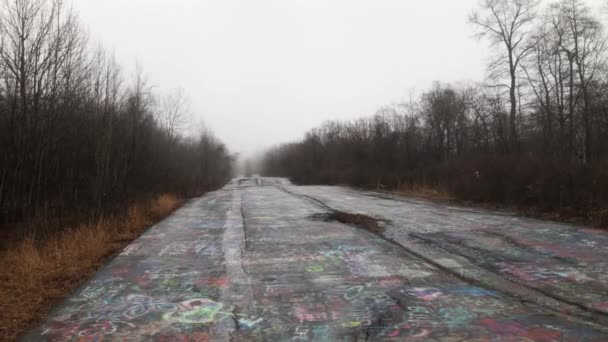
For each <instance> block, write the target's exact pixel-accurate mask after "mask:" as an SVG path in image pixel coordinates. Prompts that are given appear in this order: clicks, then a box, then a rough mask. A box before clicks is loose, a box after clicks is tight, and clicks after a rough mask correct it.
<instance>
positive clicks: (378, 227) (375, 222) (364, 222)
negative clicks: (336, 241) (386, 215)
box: [310, 210, 389, 233]
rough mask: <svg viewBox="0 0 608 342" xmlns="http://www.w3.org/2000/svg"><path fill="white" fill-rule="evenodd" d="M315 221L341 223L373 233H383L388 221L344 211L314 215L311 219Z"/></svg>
mask: <svg viewBox="0 0 608 342" xmlns="http://www.w3.org/2000/svg"><path fill="white" fill-rule="evenodd" d="M310 218H311V219H313V220H315V221H323V222H340V223H343V224H347V225H350V226H355V227H357V228H362V229H366V230H368V231H370V232H372V233H383V232H384V230H385V226H386V225H387V224H388V223H389V221H387V220H383V219H378V218H375V217H371V216H367V215H364V214H351V213H346V212H343V211H337V210H334V211H331V212H328V213H319V214H313V215H311V217H310Z"/></svg>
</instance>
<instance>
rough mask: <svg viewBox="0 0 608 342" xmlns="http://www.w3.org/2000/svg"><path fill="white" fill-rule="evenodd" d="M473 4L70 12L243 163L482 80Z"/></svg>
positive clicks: (133, 7) (139, 1)
mask: <svg viewBox="0 0 608 342" xmlns="http://www.w3.org/2000/svg"><path fill="white" fill-rule="evenodd" d="M590 1H591V0H590ZM600 1H601V0H593V1H591V2H594V3H598V2H600ZM476 3H477V0H365V1H364V0H255V1H252V0H213V1H212V0H74V6H75V7H76V10H77V11H78V12H79V13H80V15H81V17H82V19H83V21H84V23H85V26H86V27H88V28H89V30H90V32H91V35H92V36H93V37H94V38H96V39H99V40H100V41H101V42H103V44H104V46H106V48H108V49H110V50H112V51H114V52H115V54H116V56H117V58H118V59H119V61H120V62H121V63H122V65H124V66H126V67H129V68H131V69H133V67H134V65H135V64H136V61H139V62H140V64H141V65H142V66H143V69H144V71H145V73H146V75H147V77H148V79H149V81H150V84H151V85H155V86H158V88H159V89H160V90H171V89H172V88H175V87H179V86H181V87H183V88H184V89H185V91H186V93H187V94H188V96H189V98H190V102H191V104H192V109H193V112H194V113H195V117H196V120H199V119H202V120H203V121H204V122H205V124H206V125H207V126H208V127H209V128H211V129H212V130H213V131H214V132H215V133H216V135H217V136H218V137H219V138H220V139H222V140H223V141H224V142H226V144H227V145H228V147H229V148H230V150H231V151H234V152H240V153H244V154H249V153H252V152H254V151H257V150H260V149H263V148H265V147H268V146H271V145H274V144H277V143H280V142H287V141H291V140H294V139H297V138H299V137H301V136H302V135H303V133H304V132H305V131H306V130H308V129H310V128H312V127H314V126H317V125H319V124H320V123H322V122H323V121H325V120H328V119H347V118H357V117H361V116H365V115H369V114H373V113H374V112H375V110H376V109H378V108H379V107H380V106H382V105H386V104H391V103H396V102H399V101H401V100H402V99H405V98H407V97H408V94H409V93H410V92H411V91H412V90H413V89H417V90H422V89H425V88H427V87H429V86H430V84H431V83H432V81H434V80H441V81H446V82H455V81H459V80H464V81H467V80H481V79H482V78H483V76H484V71H485V61H486V50H487V47H486V44H485V43H483V42H477V41H476V40H475V39H473V38H472V34H473V28H472V27H471V26H470V25H468V24H467V23H466V18H467V14H468V13H469V12H470V11H471V9H472V8H473V7H474V6H475V4H476Z"/></svg>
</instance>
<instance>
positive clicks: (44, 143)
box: [0, 0, 233, 223]
mask: <svg viewBox="0 0 608 342" xmlns="http://www.w3.org/2000/svg"><path fill="white" fill-rule="evenodd" d="M143 75H144V74H143V72H142V71H141V69H139V68H138V71H137V73H136V75H135V76H133V77H127V76H126V75H125V72H124V71H123V68H122V67H121V66H120V65H119V64H118V63H117V61H116V60H115V58H114V56H113V55H112V53H109V52H108V51H105V50H104V49H103V48H102V47H100V46H99V45H98V44H95V43H94V42H93V41H92V39H90V37H89V36H88V35H87V33H86V30H85V29H84V28H83V24H82V23H81V22H80V20H79V17H78V16H77V15H76V14H75V13H74V11H72V10H71V9H70V8H68V7H67V6H66V5H65V4H63V3H62V2H61V0H2V1H1V2H0V223H14V222H20V221H23V220H26V219H28V218H31V217H33V216H36V215H45V216H46V215H60V214H62V213H86V214H87V215H90V214H91V213H102V212H106V211H108V210H113V209H114V208H117V207H120V206H121V205H123V204H125V203H127V202H131V201H136V200H139V199H142V198H144V197H147V196H150V195H152V194H158V193H165V192H168V193H177V194H181V195H192V194H197V193H200V192H203V191H206V190H209V189H212V188H215V187H218V186H220V185H221V184H223V182H224V181H226V179H227V177H229V176H230V174H231V168H232V162H233V160H232V159H233V157H232V156H231V154H230V153H229V152H228V151H227V149H226V147H225V146H224V145H223V144H222V143H221V141H219V140H218V139H216V138H215V137H214V136H213V134H212V133H211V132H209V131H207V130H205V129H202V128H201V130H200V131H199V132H198V134H195V135H192V136H188V137H185V136H184V135H183V134H181V133H180V132H181V128H183V126H184V124H185V121H184V120H185V118H186V116H187V114H188V108H187V101H186V98H185V96H184V95H183V92H181V91H175V92H173V93H170V94H168V95H159V94H156V93H155V92H153V91H152V87H151V86H150V85H149V84H148V83H147V82H146V80H145V77H144V76H143Z"/></svg>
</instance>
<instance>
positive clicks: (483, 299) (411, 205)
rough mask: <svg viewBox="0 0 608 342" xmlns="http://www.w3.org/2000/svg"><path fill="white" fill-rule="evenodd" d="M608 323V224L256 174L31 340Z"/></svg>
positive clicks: (519, 332)
mask: <svg viewBox="0 0 608 342" xmlns="http://www.w3.org/2000/svg"><path fill="white" fill-rule="evenodd" d="M336 213H341V215H337V214H336ZM348 214H353V215H355V216H352V215H351V216H349V215H348ZM345 217H346V218H348V217H371V218H376V219H378V220H379V221H377V222H375V221H374V222H371V223H370V222H367V223H366V222H365V221H372V220H357V219H353V220H352V221H349V220H348V219H344V218H345ZM361 221H363V222H361ZM607 322H608V234H606V233H603V232H600V231H594V230H591V229H584V228H580V227H574V226H570V225H564V224H558V223H553V222H545V221H539V220H532V219H527V218H521V217H517V216H515V215H511V214H506V213H497V212H489V211H483V210H475V209H468V208H461V207H453V206H449V205H444V204H437V203H433V202H428V201H423V200H414V199H409V198H404V197H398V196H392V195H386V194H381V193H376V192H364V191H357V190H353V189H349V188H342V187H330V186H307V187H302V186H295V185H292V184H290V183H289V182H288V181H286V180H283V179H273V178H250V179H237V180H234V181H233V182H231V183H230V184H229V185H227V186H226V187H225V188H223V189H221V190H219V191H216V192H213V193H209V194H207V195H205V196H203V197H201V198H199V199H196V200H192V201H191V202H189V203H188V204H186V205H185V206H184V207H183V208H181V209H180V210H178V211H177V212H175V213H174V214H173V215H172V216H170V217H169V218H167V219H166V220H164V221H162V222H160V223H159V224H157V225H155V226H154V227H152V228H150V229H149V230H148V231H147V232H146V233H145V234H144V235H143V236H141V237H140V238H139V239H137V240H136V241H134V242H133V243H132V244H131V245H129V246H128V247H127V248H126V249H124V250H123V251H122V253H120V255H118V256H117V257H116V258H114V259H113V260H112V261H111V262H110V263H109V264H108V265H106V266H105V267H104V268H102V269H101V270H100V271H99V272H98V273H97V274H96V275H95V276H94V278H92V279H91V280H90V281H88V282H87V283H86V284H85V285H84V286H82V287H81V288H80V289H78V290H77V291H76V292H75V293H74V294H73V295H72V296H71V297H70V298H68V299H67V300H65V301H64V302H63V303H62V304H61V305H59V306H58V307H57V308H56V309H55V310H54V311H53V312H52V313H51V315H50V316H49V317H48V319H47V321H46V322H44V323H43V324H42V325H41V326H40V327H38V328H37V329H36V330H34V331H32V332H30V333H28V334H27V335H25V336H23V337H22V339H23V340H32V341H39V340H48V341H65V340H84V341H88V340H91V341H99V340H119V341H124V340H136V341H141V340H143V341H146V340H150V341H209V340H220V341H223V340H235V341H241V340H269V341H292V340H310V341H335V340H339V341H355V340H394V341H410V340H411V341H414V340H416V341H418V340H431V341H433V340H437V341H465V340H466V341H606V340H608V323H607Z"/></svg>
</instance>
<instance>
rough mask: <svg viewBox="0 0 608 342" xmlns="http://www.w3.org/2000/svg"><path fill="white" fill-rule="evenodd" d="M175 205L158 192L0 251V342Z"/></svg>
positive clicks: (37, 317)
mask: <svg viewBox="0 0 608 342" xmlns="http://www.w3.org/2000/svg"><path fill="white" fill-rule="evenodd" d="M180 203H181V201H180V200H179V199H178V198H177V197H175V196H173V195H169V194H163V195H160V196H158V197H157V198H156V199H155V200H153V201H151V202H150V203H147V204H133V205H132V206H130V207H129V208H128V210H127V213H126V215H121V216H109V217H104V218H101V219H99V220H97V221H95V222H89V223H84V224H81V225H79V226H76V227H73V228H71V229H67V230H63V231H62V232H61V233H58V234H55V235H54V236H51V237H48V238H47V239H46V240H44V241H37V240H36V239H35V238H34V237H33V236H30V237H28V238H25V239H24V240H22V241H20V242H18V243H17V245H15V246H11V247H8V248H6V249H5V250H3V251H0V270H1V272H0V340H3V341H4V340H5V341H12V340H14V339H15V338H16V337H17V335H18V334H19V333H21V332H22V331H24V330H25V329H27V328H28V327H29V326H30V325H31V324H34V323H36V322H39V321H40V320H42V319H43V318H44V317H45V315H46V313H47V312H48V310H49V309H50V308H51V306H52V305H53V304H54V303H56V301H57V300H58V299H61V298H64V297H65V296H66V295H68V294H70V292H71V291H72V290H73V289H74V288H75V287H77V286H78V285H79V284H81V283H82V282H83V281H85V280H86V279H87V278H88V277H89V276H90V275H91V274H92V273H93V272H94V271H95V270H97V269H98V268H99V267H100V266H102V265H103V264H104V263H105V262H106V261H107V259H108V258H109V257H110V256H112V255H114V254H115V253H116V252H117V251H119V250H121V249H122V248H123V247H124V246H126V245H127V244H128V243H129V242H131V241H133V240H134V239H135V238H137V237H138V236H139V235H141V233H142V232H143V231H144V230H145V229H146V228H147V227H148V226H149V225H150V224H152V223H153V222H154V221H156V220H160V219H161V218H163V217H165V216H167V215H168V214H170V213H171V212H172V211H173V210H175V209H176V208H177V207H178V206H179V205H180ZM38 224H39V223H38Z"/></svg>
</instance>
